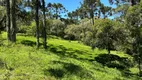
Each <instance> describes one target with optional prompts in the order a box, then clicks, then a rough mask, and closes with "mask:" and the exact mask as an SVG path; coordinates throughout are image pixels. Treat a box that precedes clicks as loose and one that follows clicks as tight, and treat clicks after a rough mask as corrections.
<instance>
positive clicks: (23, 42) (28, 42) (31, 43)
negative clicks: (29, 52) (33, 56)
mask: <svg viewBox="0 0 142 80" xmlns="http://www.w3.org/2000/svg"><path fill="white" fill-rule="evenodd" d="M21 44H23V45H26V46H32V47H33V46H35V45H36V42H34V41H30V40H22V41H21ZM39 45H42V43H39Z"/></svg>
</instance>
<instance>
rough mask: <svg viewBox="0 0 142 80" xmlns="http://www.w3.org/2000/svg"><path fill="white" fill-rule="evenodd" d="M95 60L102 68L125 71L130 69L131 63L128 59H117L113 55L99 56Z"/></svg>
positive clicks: (117, 57)
mask: <svg viewBox="0 0 142 80" xmlns="http://www.w3.org/2000/svg"><path fill="white" fill-rule="evenodd" d="M95 60H96V61H97V62H99V63H101V64H102V65H103V66H107V67H110V68H117V69H119V70H126V69H128V68H130V67H132V62H131V61H130V60H129V59H128V58H125V57H119V56H117V55H113V54H110V55H109V54H100V55H98V56H97V57H95Z"/></svg>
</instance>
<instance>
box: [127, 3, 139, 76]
mask: <svg viewBox="0 0 142 80" xmlns="http://www.w3.org/2000/svg"><path fill="white" fill-rule="evenodd" d="M141 11H142V2H141V3H139V4H138V5H135V6H133V7H130V8H129V9H128V11H127V14H126V17H125V20H126V26H127V27H128V28H129V30H130V32H131V37H132V38H133V41H132V45H133V53H134V54H133V55H134V57H135V60H136V61H137V62H138V64H139V72H140V73H139V74H140V76H141V74H142V73H141V71H142V70H141V59H142V54H141V45H142V41H141V39H142V38H141V36H142V33H141V29H142V12H141Z"/></svg>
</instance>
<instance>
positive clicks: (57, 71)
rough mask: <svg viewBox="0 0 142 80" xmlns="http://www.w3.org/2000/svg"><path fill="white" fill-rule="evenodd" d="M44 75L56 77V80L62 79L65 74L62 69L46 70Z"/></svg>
mask: <svg viewBox="0 0 142 80" xmlns="http://www.w3.org/2000/svg"><path fill="white" fill-rule="evenodd" d="M43 71H44V75H48V74H50V75H51V76H54V77H56V78H62V77H63V76H64V74H65V72H64V70H62V69H45V70H43Z"/></svg>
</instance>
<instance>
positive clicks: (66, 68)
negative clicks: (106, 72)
mask: <svg viewBox="0 0 142 80" xmlns="http://www.w3.org/2000/svg"><path fill="white" fill-rule="evenodd" d="M57 63H58V64H62V65H63V68H50V69H44V70H43V71H44V75H51V76H54V77H56V78H62V77H64V76H65V75H66V74H68V75H70V74H75V75H77V74H78V73H79V72H81V71H82V70H83V68H82V67H80V66H78V65H75V64H73V63H65V62H61V61H53V62H52V64H57Z"/></svg>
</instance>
